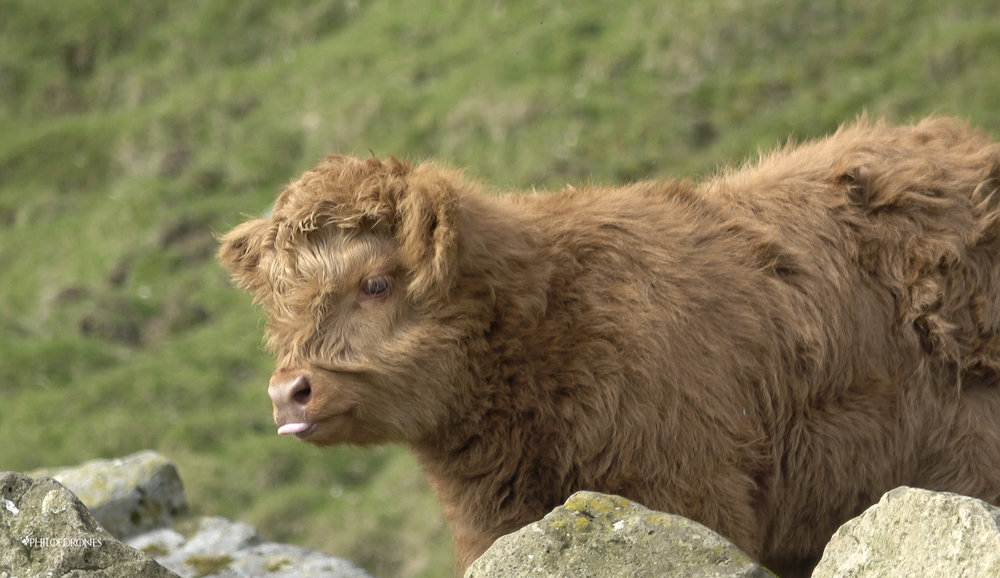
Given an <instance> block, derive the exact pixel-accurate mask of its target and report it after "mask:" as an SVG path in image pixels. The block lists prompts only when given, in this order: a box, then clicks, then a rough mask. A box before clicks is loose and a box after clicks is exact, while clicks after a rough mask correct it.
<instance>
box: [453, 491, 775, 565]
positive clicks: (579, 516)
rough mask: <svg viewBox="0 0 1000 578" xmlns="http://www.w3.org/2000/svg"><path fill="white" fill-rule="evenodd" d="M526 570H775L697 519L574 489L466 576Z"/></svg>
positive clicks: (495, 547)
mask: <svg viewBox="0 0 1000 578" xmlns="http://www.w3.org/2000/svg"><path fill="white" fill-rule="evenodd" d="M526 575H531V576H579V577H586V576H593V577H618V576H621V577H626V576H627V577H642V576H649V577H653V576H670V575H697V576H703V577H706V578H710V577H715V578H723V577H734V578H735V577H761V578H763V577H768V576H773V574H771V573H770V572H768V571H767V570H766V569H765V568H763V567H762V566H760V565H759V564H758V563H757V562H755V561H754V560H753V559H751V558H750V557H749V556H747V555H746V554H745V553H744V552H743V551H741V550H740V549H739V548H737V547H736V546H734V545H733V544H732V543H730V542H729V541H728V540H726V539H725V538H723V537H722V536H719V535H718V534H716V533H715V532H713V531H712V530H709V529H708V528H706V527H705V526H702V525H701V524H698V523H696V522H693V521H691V520H688V519H686V518H683V517H680V516H675V515H672V514H665V513H663V512H656V511H653V510H650V509H648V508H646V507H644V506H641V505H639V504H636V503H634V502H631V501H629V500H626V499H625V498H622V497H620V496H612V495H607V494H600V493H596V492H577V493H575V494H573V495H572V496H570V497H569V499H567V500H566V502H565V504H563V505H562V506H560V507H558V508H556V509H555V510H553V511H552V512H550V513H549V514H548V515H547V516H545V517H544V518H542V519H541V520H539V521H538V522H535V523H533V524H531V525H529V526H526V527H525V528H522V529H521V530H518V531H517V532H514V533H512V534H508V535H507V536H503V537H501V538H500V539H498V540H497V541H496V543H494V544H493V546H492V547H491V548H490V549H489V550H487V551H486V553H485V554H483V556H482V557H480V558H479V559H478V560H476V561H475V562H474V563H473V564H472V566H470V567H469V570H468V571H467V572H466V575H465V576H466V578H500V577H507V576H526Z"/></svg>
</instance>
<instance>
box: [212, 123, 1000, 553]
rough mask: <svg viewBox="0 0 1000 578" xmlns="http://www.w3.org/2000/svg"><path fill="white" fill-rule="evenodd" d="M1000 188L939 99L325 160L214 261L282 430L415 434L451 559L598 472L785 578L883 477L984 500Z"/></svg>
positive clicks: (994, 396) (594, 482)
mask: <svg viewBox="0 0 1000 578" xmlns="http://www.w3.org/2000/svg"><path fill="white" fill-rule="evenodd" d="M998 186H1000V147H998V146H997V145H995V144H992V143H991V141H990V140H989V139H988V138H987V137H986V136H984V135H983V134H982V133H980V132H977V131H975V130H972V129H970V128H968V127H967V126H965V125H963V124H961V123H959V122H956V121H953V120H948V119H940V118H934V119H928V120H925V121H923V122H921V123H920V124H919V125H917V126H915V127H906V128H892V127H889V126H887V125H886V124H884V123H874V124H873V123H870V122H868V121H866V120H864V119H862V120H861V121H859V122H858V123H856V124H855V125H852V126H848V127H845V128H842V129H841V130H840V131H838V132H837V133H836V134H834V135H833V136H831V137H829V138H826V139H824V140H819V141H816V142H811V143H807V144H804V145H801V146H794V147H793V146H789V147H786V148H783V149H781V150H778V151H777V152H774V153H772V154H769V155H765V156H763V158H761V159H760V161H759V162H758V163H756V164H755V165H752V166H746V167H744V168H741V169H739V170H735V171H731V172H729V173H726V174H722V175H720V176H718V177H716V178H713V179H711V180H709V181H707V182H705V183H702V184H691V183H687V182H668V183H658V182H643V183H637V184H634V185H630V186H626V187H622V188H588V189H581V190H575V189H567V190H565V191H562V192H559V193H553V194H544V195H542V194H532V195H521V194H513V195H504V196H493V195H489V194H485V193H484V191H483V190H482V189H481V187H480V186H479V185H477V184H475V183H472V182H469V181H467V180H465V179H463V178H462V176H461V175H460V174H459V173H457V172H454V171H450V170H445V169H442V168H439V167H437V166H434V165H433V164H421V165H418V166H415V167H411V166H410V165H408V164H406V163H402V162H398V161H396V160H388V161H379V160H377V159H367V160H357V159H354V158H348V157H341V156H331V157H329V158H327V159H326V160H324V161H323V162H322V163H320V164H319V166H317V167H316V168H315V169H313V170H311V171H309V172H307V173H305V174H304V175H303V176H302V177H301V178H300V179H298V180H297V181H295V182H293V183H292V184H290V185H289V186H288V187H287V188H286V189H285V191H284V192H283V193H282V194H281V196H280V197H278V200H277V203H276V205H275V207H274V213H273V216H272V217H271V218H269V219H257V220H253V221H249V222H247V223H244V224H243V225H240V226H239V227H237V228H236V229H234V230H233V231H232V232H230V233H229V234H228V235H226V236H225V237H224V239H223V246H222V249H221V251H220V255H221V258H222V261H223V263H224V264H225V265H226V267H227V268H229V269H230V270H231V271H232V274H233V277H234V279H235V282H236V283H237V284H238V285H239V286H241V287H242V288H244V289H247V290H249V291H251V292H252V293H253V294H254V295H255V296H256V298H257V301H258V302H259V303H260V304H261V305H263V307H264V308H265V309H266V310H267V312H268V315H269V320H270V321H269V326H268V332H267V343H268V344H269V346H270V349H271V350H273V352H274V353H275V354H276V355H277V358H278V368H277V371H276V372H275V375H274V377H273V378H272V385H271V388H270V391H271V395H272V397H273V398H274V402H275V403H274V405H275V420H276V421H277V423H278V425H279V426H286V427H285V428H283V431H285V432H293V433H297V434H298V435H299V436H300V437H301V438H302V439H304V440H305V441H307V442H310V443H314V444H318V445H326V444H335V443H358V444H368V443H377V442H394V441H398V442H403V443H405V444H407V445H409V447H411V448H412V450H413V451H414V452H415V453H416V455H417V456H418V458H419V460H420V461H421V463H422V464H423V466H424V468H425V470H426V473H427V475H428V476H429V477H430V480H431V482H432V484H433V486H434V488H435V490H436V492H437V494H438V496H439V498H440V500H441V502H442V504H443V506H444V508H445V512H446V516H447V518H448V519H449V521H450V523H451V524H452V526H453V529H454V535H455V549H456V554H457V558H458V564H459V566H460V567H462V568H464V567H465V566H467V565H468V564H469V563H470V562H471V561H472V560H473V559H474V558H476V557H477V556H478V555H479V554H480V553H482V552H483V551H484V550H485V549H486V548H487V547H488V546H489V545H490V544H491V543H492V542H493V541H494V540H495V539H496V538H497V537H498V536H500V535H502V534H505V533H507V532H511V531H513V530H515V529H517V528H519V527H521V526H524V525H525V524H528V523H530V522H532V521H534V520H537V519H539V518H540V517H542V515H543V514H545V513H546V512H547V511H548V510H550V509H551V508H553V507H554V506H556V505H558V504H560V503H561V502H562V501H563V500H565V498H566V497H567V496H569V494H570V493H571V492H573V491H575V490H581V489H588V490H599V491H602V492H608V493H614V494H620V495H622V496H626V497H628V498H631V499H633V500H636V501H638V502H641V503H642V504H645V505H646V506H649V507H651V508H655V509H658V510H664V511H668V512H674V513H678V514H682V515H684V516H688V517H690V518H693V519H695V520H698V521H700V522H702V523H704V524H706V525H708V526H710V527H712V528H714V529H716V530H718V531H719V532H721V533H722V534H724V535H726V536H728V537H729V538H731V539H732V540H733V541H734V542H735V543H736V544H738V545H739V546H740V547H742V548H743V549H744V550H746V551H747V552H748V553H750V554H751V555H753V556H756V557H758V558H759V559H760V560H762V561H763V562H764V563H766V564H767V565H769V566H771V567H772V568H774V569H776V570H790V571H792V572H796V571H797V570H802V569H805V568H809V567H810V566H811V564H812V563H813V562H814V561H815V559H816V557H817V556H818V555H819V554H820V553H821V551H822V548H823V545H824V544H825V542H826V541H827V539H828V538H829V537H830V535H831V534H832V532H833V531H834V530H835V529H836V528H837V526H838V525H839V524H841V523H842V522H844V521H845V520H847V519H848V518H849V517H851V516H854V515H856V514H858V513H859V512H861V511H862V509H864V508H865V507H867V506H869V505H870V504H872V503H874V502H875V501H876V500H877V498H878V497H879V496H880V495H881V494H882V493H883V492H885V491H887V490H889V489H891V488H893V487H896V486H899V485H902V484H906V485H911V486H919V487H924V488H930V489H937V490H950V491H953V492H958V493H962V494H967V495H971V496H978V497H980V498H983V499H986V500H989V501H991V502H993V503H997V502H998V501H1000V336H998V331H1000V223H998V218H1000V194H998V193H997V189H998Z"/></svg>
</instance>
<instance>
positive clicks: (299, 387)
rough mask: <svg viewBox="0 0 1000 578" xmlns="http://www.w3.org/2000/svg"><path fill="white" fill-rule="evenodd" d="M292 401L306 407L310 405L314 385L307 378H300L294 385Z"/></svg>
mask: <svg viewBox="0 0 1000 578" xmlns="http://www.w3.org/2000/svg"><path fill="white" fill-rule="evenodd" d="M291 394H292V396H291V397H292V401H294V402H295V403H298V404H301V405H305V404H307V403H309V398H310V397H312V385H311V384H310V383H309V380H308V379H306V377H305V376H299V377H298V378H297V379H296V380H295V383H293V384H292V391H291Z"/></svg>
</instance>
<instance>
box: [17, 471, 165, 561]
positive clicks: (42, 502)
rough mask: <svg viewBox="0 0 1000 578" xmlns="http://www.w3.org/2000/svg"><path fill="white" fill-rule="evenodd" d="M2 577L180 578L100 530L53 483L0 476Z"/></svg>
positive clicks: (78, 504)
mask: <svg viewBox="0 0 1000 578" xmlns="http://www.w3.org/2000/svg"><path fill="white" fill-rule="evenodd" d="M0 576H4V577H18V578H21V577H28V576H31V577H34V576H60V577H76V578H83V577H93V578H98V577H101V578H104V577H106V578H111V577H118V576H147V577H150V578H167V577H172V576H176V575H175V574H173V573H172V572H170V571H168V570H166V569H165V568H163V567H162V566H160V565H159V564H157V563H156V562H155V561H153V559H152V558H150V557H149V556H148V555H147V554H145V553H143V552H139V551H138V550H134V549H132V548H129V547H128V546H126V545H125V544H123V543H122V542H120V541H118V540H117V539H115V538H114V537H112V536H111V534H109V533H108V532H107V531H105V530H104V529H103V528H101V526H100V524H98V523H97V520H95V519H94V517H93V516H92V515H91V514H90V512H89V511H88V510H87V508H86V507H85V506H84V505H83V504H82V503H81V502H80V500H79V499H77V497H76V496H74V495H73V493H72V492H70V491H69V490H67V489H66V488H65V487H63V486H62V485H61V484H60V483H59V482H57V481H55V480H53V479H51V478H40V479H33V478H30V477H28V476H26V475H24V474H20V473H16V472H0Z"/></svg>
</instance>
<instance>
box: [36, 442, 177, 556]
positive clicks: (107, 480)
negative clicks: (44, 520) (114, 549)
mask: <svg viewBox="0 0 1000 578" xmlns="http://www.w3.org/2000/svg"><path fill="white" fill-rule="evenodd" d="M30 475H31V476H33V477H41V476H45V477H51V478H55V479H56V481H58V482H59V483H61V484H62V485H64V486H66V487H67V488H69V489H70V490H71V491H72V492H73V493H74V494H76V495H77V497H78V498H80V501H82V502H83V503H84V505H86V506H87V508H88V509H89V510H90V512H91V513H92V514H93V515H94V517H95V518H97V521H98V522H100V523H101V525H102V526H104V529H106V530H107V531H108V532H110V533H111V534H112V535H113V536H115V537H117V538H120V539H124V538H127V537H129V536H134V535H136V534H139V533H141V532H145V531H148V530H152V529H155V528H161V527H163V526H165V525H167V524H169V523H170V522H171V521H173V520H174V519H175V518H177V516H179V515H180V514H181V513H183V512H184V511H186V510H187V498H186V496H185V494H184V486H183V484H182V483H181V478H180V475H179V474H178V473H177V467H176V466H174V464H173V462H171V461H170V460H168V459H167V458H166V457H164V456H162V455H161V454H158V453H156V452H153V451H149V450H147V451H141V452H137V453H134V454H131V455H129V456H126V457H124V458H121V459H116V460H92V461H89V462H85V463H84V464H82V465H80V466H76V467H71V468H53V469H45V470H36V471H34V472H30Z"/></svg>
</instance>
